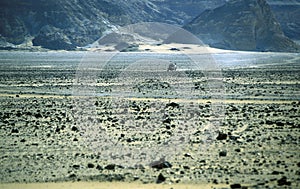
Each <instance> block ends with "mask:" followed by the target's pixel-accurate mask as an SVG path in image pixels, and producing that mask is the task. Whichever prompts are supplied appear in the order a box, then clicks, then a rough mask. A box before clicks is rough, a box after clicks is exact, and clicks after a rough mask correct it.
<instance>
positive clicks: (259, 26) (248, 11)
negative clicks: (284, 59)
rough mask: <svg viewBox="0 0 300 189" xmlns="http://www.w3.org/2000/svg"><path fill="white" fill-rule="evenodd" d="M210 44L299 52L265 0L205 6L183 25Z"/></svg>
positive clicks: (252, 49)
mask: <svg viewBox="0 0 300 189" xmlns="http://www.w3.org/2000/svg"><path fill="white" fill-rule="evenodd" d="M185 29H187V30H189V31H191V32H192V33H194V34H195V35H197V36H198V37H199V38H200V39H202V40H203V41H204V43H207V44H209V45H211V46H213V47H217V48H223V49H232V50H246V51H289V52H298V51H299V49H300V48H299V46H297V45H296V44H295V43H294V42H293V41H291V40H290V39H289V38H287V37H286V36H285V35H284V34H283V32H282V30H281V27H280V24H279V23H278V22H277V20H276V19H275V16H274V15H273V12H272V11H271V8H270V6H269V5H268V4H267V2H266V1H265V0H232V1H229V2H228V3H226V4H224V5H223V6H221V7H218V8H216V9H214V10H207V11H205V12H203V13H202V14H201V15H200V16H198V17H197V18H195V19H194V20H193V21H192V22H191V23H189V24H187V25H186V26H185Z"/></svg>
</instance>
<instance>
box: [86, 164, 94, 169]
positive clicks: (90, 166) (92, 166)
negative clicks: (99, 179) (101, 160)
mask: <svg viewBox="0 0 300 189" xmlns="http://www.w3.org/2000/svg"><path fill="white" fill-rule="evenodd" d="M87 167H88V168H90V169H92V168H94V167H95V165H94V164H92V163H88V165H87Z"/></svg>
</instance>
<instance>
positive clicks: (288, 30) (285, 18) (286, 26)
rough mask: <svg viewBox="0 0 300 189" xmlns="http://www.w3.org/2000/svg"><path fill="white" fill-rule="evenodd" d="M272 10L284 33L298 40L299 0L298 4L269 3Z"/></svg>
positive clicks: (299, 24) (299, 36)
mask: <svg viewBox="0 0 300 189" xmlns="http://www.w3.org/2000/svg"><path fill="white" fill-rule="evenodd" d="M271 8H272V11H273V12H274V14H275V17H276V19H277V20H278V22H279V23H280V25H281V28H282V31H283V32H284V34H285V35H286V36H287V37H289V38H291V39H294V40H300V19H299V18H300V2H299V3H298V4H287V5H285V4H271Z"/></svg>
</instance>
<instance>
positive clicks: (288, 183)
mask: <svg viewBox="0 0 300 189" xmlns="http://www.w3.org/2000/svg"><path fill="white" fill-rule="evenodd" d="M277 184H278V186H284V185H287V186H290V185H291V184H292V183H291V182H289V181H287V178H286V177H285V176H284V177H282V178H281V179H279V180H277Z"/></svg>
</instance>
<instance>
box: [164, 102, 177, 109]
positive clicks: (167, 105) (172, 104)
mask: <svg viewBox="0 0 300 189" xmlns="http://www.w3.org/2000/svg"><path fill="white" fill-rule="evenodd" d="M168 107H172V108H179V107H180V105H179V104H178V103H176V102H170V103H168V104H166V108H168Z"/></svg>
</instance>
